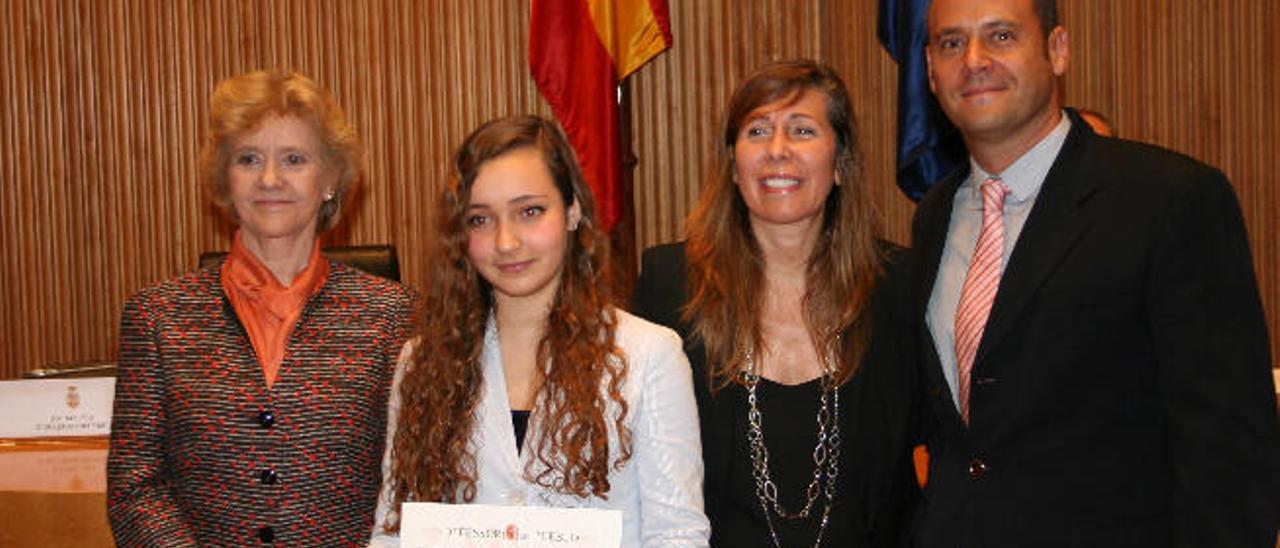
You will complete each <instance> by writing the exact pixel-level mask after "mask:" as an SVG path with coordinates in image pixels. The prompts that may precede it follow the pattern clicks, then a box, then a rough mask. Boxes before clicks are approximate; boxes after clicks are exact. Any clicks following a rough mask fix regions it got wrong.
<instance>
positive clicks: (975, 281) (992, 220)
mask: <svg viewBox="0 0 1280 548" xmlns="http://www.w3.org/2000/svg"><path fill="white" fill-rule="evenodd" d="M1008 195H1009V188H1008V187H1006V186H1004V183H1002V182H1000V179H997V178H995V177H992V178H990V179H987V180H986V181H983V182H982V231H981V232H979V233H978V245H977V247H975V248H974V250H973V259H972V260H971V261H970V262H969V272H968V273H967V274H965V277H964V287H963V288H962V289H961V290H960V305H959V306H958V307H957V308H956V371H957V373H958V377H957V379H956V385H957V388H958V389H959V391H960V416H961V417H963V418H964V422H965V423H966V424H967V423H968V422H969V381H970V374H971V373H972V372H973V360H974V357H975V356H976V355H977V353H978V343H979V342H981V341H982V331H983V329H985V328H986V327H987V318H988V317H989V316H990V315H991V303H992V302H995V300H996V289H998V288H999V287H1000V264H1001V263H1002V262H1003V259H1004V198H1005V196H1008Z"/></svg>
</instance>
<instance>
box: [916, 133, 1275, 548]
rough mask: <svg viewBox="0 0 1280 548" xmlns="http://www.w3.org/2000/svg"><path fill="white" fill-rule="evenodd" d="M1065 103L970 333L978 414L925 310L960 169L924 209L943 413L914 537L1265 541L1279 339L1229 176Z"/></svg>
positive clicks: (933, 361) (1208, 543)
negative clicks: (1043, 169) (996, 284)
mask: <svg viewBox="0 0 1280 548" xmlns="http://www.w3.org/2000/svg"><path fill="white" fill-rule="evenodd" d="M1069 116H1070V117H1071V122H1072V129H1071V132H1070V134H1069V135H1068V137H1067V139H1066V142H1065V144H1064V145H1063V148H1062V151H1061V152H1060V153H1059V155H1058V158H1057V159H1056V161H1055V162H1054V164H1053V167H1052V168H1051V170H1050V171H1049V174H1048V176H1047V178H1046V179H1045V182H1044V186H1043V187H1042V188H1041V190H1040V194H1039V197H1038V198H1037V200H1036V203H1035V204H1034V206H1033V208H1032V210H1031V213H1030V216H1029V217H1028V219H1027V222H1026V224H1025V226H1024V228H1023V230H1022V233H1021V235H1020V236H1019V238H1018V241H1017V244H1016V246H1015V247H1014V250H1013V253H1012V255H1011V256H1010V258H1009V264H1008V265H1007V267H1006V269H1005V273H1004V277H1003V279H1002V281H1001V284H1000V289H999V292H998V293H997V295H996V299H995V304H994V305H993V306H992V310H991V316H990V320H989V322H988V324H987V328H986V331H985V334H984V336H983V339H982V342H981V344H980V346H979V348H978V354H977V357H976V359H975V362H974V371H973V385H972V388H971V393H970V424H969V425H968V427H966V426H965V425H964V424H963V423H962V422H961V420H960V416H959V413H958V412H957V411H956V409H955V405H954V404H953V403H952V398H951V393H950V389H949V387H948V385H947V383H946V380H945V379H944V378H943V373H942V370H941V367H940V366H939V361H938V356H937V352H936V350H935V346H934V344H933V339H932V337H931V336H930V334H929V330H928V329H927V327H926V325H925V323H924V318H925V312H926V310H927V305H928V300H929V296H930V292H931V290H932V287H933V285H934V280H935V276H936V274H937V269H938V264H939V261H940V259H941V255H942V248H943V245H944V242H945V239H946V234H947V230H948V226H949V223H950V215H951V209H952V201H953V197H954V196H955V194H956V190H957V188H958V187H959V185H960V184H961V183H962V182H963V181H964V179H965V177H967V175H968V174H967V173H961V174H958V175H957V176H955V177H953V178H951V179H949V180H946V181H943V182H941V183H940V184H939V185H937V187H936V188H934V189H933V190H932V191H931V192H930V193H929V194H928V195H927V196H926V197H925V199H924V200H923V201H922V202H921V204H920V206H919V209H918V210H917V213H916V216H915V220H914V227H913V228H914V231H913V232H914V236H913V244H914V247H915V249H916V253H917V255H916V259H917V260H918V261H919V262H920V264H921V266H922V268H920V269H918V274H919V277H918V279H917V283H918V286H917V288H916V289H917V290H916V299H917V301H916V305H915V307H916V310H915V314H914V316H915V318H916V319H917V328H918V330H919V332H920V334H921V338H920V340H921V347H920V352H921V356H922V359H921V365H922V367H923V370H922V373H921V378H922V380H923V382H924V394H925V399H926V400H927V401H928V402H929V405H928V407H929V409H930V410H931V414H932V417H933V423H932V430H931V433H930V436H929V440H928V445H929V451H930V453H931V456H932V459H931V462H930V467H929V484H928V486H927V487H926V488H925V496H924V499H923V504H922V513H921V515H920V519H919V522H918V529H917V545H918V546H923V547H941V546H947V547H955V546H983V547H999V546H1010V547H1013V546H1018V547H1022V546H1037V547H1054V546H1089V547H1095V546H1116V547H1126V548H1132V547H1143V546H1152V547H1156V546H1161V547H1163V546H1186V547H1192V546H1195V547H1228V546H1230V547H1246V546H1256V547H1258V548H1264V547H1265V548H1272V547H1273V546H1274V543H1275V539H1276V536H1275V535H1276V524H1277V515H1278V514H1280V511H1278V510H1277V507H1278V506H1280V505H1277V501H1276V499H1277V496H1280V481H1277V476H1278V475H1280V474H1278V472H1277V466H1278V465H1280V442H1278V441H1277V439H1278V434H1277V421H1276V403H1275V396H1274V393H1273V391H1272V383H1271V379H1270V376H1271V371H1270V350H1269V346H1268V343H1267V329H1266V325H1265V320H1264V318H1263V313H1262V307H1261V304H1260V300H1259V297H1258V290H1257V282H1256V280H1255V277H1254V270H1253V264H1252V261H1251V258H1250V254H1249V247H1248V243H1247V241H1246V237H1245V229H1244V225H1243V222H1242V219H1241V215H1240V209H1239V206H1238V204H1237V202H1236V199H1235V195H1234V194H1233V193H1232V190H1231V186H1230V185H1229V184H1228V182H1227V180H1226V178H1225V177H1224V176H1223V175H1222V173H1220V172H1218V171H1217V170H1214V169H1212V168H1210V167H1208V166H1205V165H1203V164H1200V163H1197V162H1195V161H1194V160H1191V159H1190V158H1187V157H1185V156H1182V155H1179V154H1176V153H1173V152H1170V151H1167V150H1163V149H1159V148H1156V147H1152V146H1148V145H1143V144H1139V143H1134V142H1129V141H1122V140H1117V139H1107V138H1102V137H1098V136H1096V135H1094V134H1093V132H1092V131H1091V130H1089V129H1088V126H1087V125H1086V124H1085V123H1084V122H1083V121H1081V119H1080V118H1079V117H1078V116H1077V115H1076V114H1075V113H1074V112H1073V111H1072V112H1070V113H1069Z"/></svg>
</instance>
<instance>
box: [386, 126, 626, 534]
mask: <svg viewBox="0 0 1280 548" xmlns="http://www.w3.org/2000/svg"><path fill="white" fill-rule="evenodd" d="M524 148H532V149H535V150H537V151H539V153H540V154H541V156H542V158H543V160H544V162H545V163H546V165H547V168H548V169H549V170H550V172H551V175H552V177H553V178H554V180H555V182H556V187H557V189H558V190H559V192H560V196H561V198H562V199H563V200H564V204H565V206H566V209H567V208H568V207H569V206H570V205H572V204H573V203H574V202H575V201H576V202H577V203H578V207H579V209H580V210H581V212H582V218H581V221H580V223H579V225H578V228H577V230H576V231H574V232H572V233H571V234H572V235H571V237H570V238H569V239H568V242H567V244H566V245H567V246H568V250H567V253H566V256H565V265H564V271H563V274H562V275H561V279H560V287H559V290H558V291H557V295H556V297H555V301H554V304H553V305H552V307H551V310H550V313H549V314H548V317H547V319H546V324H545V328H544V329H545V332H544V334H543V337H542V340H541V342H540V343H539V344H538V350H537V360H538V361H537V363H540V364H545V367H544V370H543V371H542V375H543V384H542V387H541V388H540V395H539V398H538V400H537V401H538V404H537V405H539V406H540V408H539V409H538V413H539V415H540V416H541V417H540V424H541V428H539V429H538V431H537V432H530V439H536V442H537V443H535V444H533V445H532V446H533V447H536V448H537V453H536V457H535V458H534V459H531V460H530V461H528V464H527V465H526V469H525V475H526V477H528V478H530V480H531V481H533V482H535V483H537V484H538V485H541V486H543V487H546V488H549V489H553V490H556V491H559V492H562V493H567V494H572V495H576V496H579V497H587V496H597V497H600V498H606V494H607V493H608V491H609V480H608V475H609V472H610V467H611V466H612V467H614V468H616V467H620V466H621V465H622V464H623V463H625V462H626V461H627V460H628V459H630V457H631V437H630V432H629V430H628V429H627V428H625V427H624V425H623V421H624V420H625V418H626V415H627V402H626V401H624V399H623V396H622V385H623V381H624V380H625V378H626V374H627V362H626V358H625V356H624V355H623V354H622V352H621V351H620V350H618V348H617V346H616V345H615V344H614V336H615V330H616V326H617V316H616V313H615V309H614V307H613V304H612V302H611V297H610V295H611V294H612V293H611V290H610V280H609V275H608V274H609V268H608V265H609V257H608V253H609V249H608V245H609V244H608V238H607V237H606V236H605V235H604V233H603V232H601V231H600V230H599V229H598V228H597V224H596V219H595V204H594V200H593V198H592V196H591V192H590V190H589V189H588V188H587V185H586V183H585V181H584V180H583V178H582V172H581V170H580V169H579V167H578V163H577V159H576V157H575V156H574V153H573V149H572V148H570V146H569V143H568V141H567V139H566V138H565V136H564V133H563V132H561V130H560V129H559V128H558V127H557V126H556V124H555V123H554V122H551V121H548V120H546V119H543V118H539V117H536V116H517V117H511V118H500V119H497V120H493V121H491V122H489V123H486V124H485V125H483V126H481V127H480V128H478V129H476V130H475V131H474V132H473V133H472V134H471V135H470V136H468V137H467V139H466V141H464V142H463V143H462V146H461V147H459V149H458V151H457V153H456V154H455V155H454V158H453V165H452V173H451V176H450V179H449V182H448V185H447V186H446V188H445V190H444V193H443V195H442V196H440V199H439V201H438V202H437V209H436V212H437V217H436V219H437V229H438V231H439V237H438V238H436V245H437V247H438V248H437V249H435V250H434V251H435V253H434V254H433V255H432V257H434V258H433V260H431V261H429V264H430V265H431V266H430V267H429V270H428V283H427V291H426V306H424V308H423V310H424V312H425V314H424V316H423V317H422V321H421V322H420V324H419V325H420V326H421V327H420V331H419V337H418V345H417V348H416V349H415V351H414V353H413V356H412V359H411V360H410V363H409V364H408V367H407V369H406V370H405V371H404V374H403V378H402V379H401V382H400V392H399V395H400V402H401V407H400V412H399V416H398V426H397V431H396V432H395V434H394V439H393V440H391V441H390V443H391V444H392V446H391V451H392V463H393V464H392V466H391V470H390V474H391V475H390V477H389V478H387V479H388V481H389V482H390V483H391V494H392V496H393V501H394V505H393V508H399V507H400V504H401V503H403V502H405V501H443V502H469V501H471V500H474V498H475V495H476V457H475V454H474V451H473V449H474V448H473V447H472V444H471V438H472V432H473V431H474V429H475V428H476V409H477V407H478V405H479V401H480V394H481V384H482V383H483V382H484V376H483V372H482V367H481V363H480V356H481V350H482V348H483V346H484V338H485V328H486V325H487V322H488V316H489V310H490V308H491V307H492V306H493V304H494V302H493V297H492V287H491V286H490V285H489V283H488V282H486V281H485V280H484V278H482V277H481V276H479V275H478V274H477V272H476V270H475V268H474V267H473V266H472V265H471V263H470V261H468V259H467V252H466V248H467V235H468V231H467V229H466V224H465V214H466V208H467V204H468V202H469V200H470V191H471V187H472V184H473V182H474V181H475V177H476V175H477V173H478V172H479V171H480V167H481V166H483V165H484V164H485V163H486V162H488V161H490V160H493V159H495V158H498V157H499V156H502V155H504V154H507V153H509V152H512V151H514V150H517V149H524ZM601 387H604V390H603V391H602V390H601ZM607 400H608V401H607ZM609 401H612V402H613V403H614V404H615V405H616V408H617V409H618V410H619V412H618V413H617V415H616V416H614V417H612V422H613V424H612V426H613V428H615V429H616V432H617V434H618V439H619V440H620V441H621V444H620V445H621V446H620V447H617V448H612V449H614V454H615V455H616V458H615V459H614V460H613V462H612V463H611V462H610V460H609V459H610V449H611V448H610V447H609V430H610V424H609V422H610V421H609V419H610V418H611V417H609V416H607V415H608V413H607V412H606V410H607V409H608V407H609V406H608V405H607V404H608V402H609ZM535 465H536V466H535ZM386 527H387V529H388V530H395V529H398V527H399V524H398V518H397V517H393V518H392V521H391V523H388V524H386Z"/></svg>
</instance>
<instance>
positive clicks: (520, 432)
mask: <svg viewBox="0 0 1280 548" xmlns="http://www.w3.org/2000/svg"><path fill="white" fill-rule="evenodd" d="M511 427H512V428H514V429H515V431H516V452H520V451H522V450H523V449H524V434H525V432H528V431H529V410H528V409H512V410H511Z"/></svg>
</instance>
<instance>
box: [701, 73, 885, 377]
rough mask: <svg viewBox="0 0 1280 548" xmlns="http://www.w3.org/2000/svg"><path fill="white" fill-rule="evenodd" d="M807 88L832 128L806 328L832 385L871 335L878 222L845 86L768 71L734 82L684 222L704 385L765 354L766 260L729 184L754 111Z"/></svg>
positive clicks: (823, 77) (820, 77) (829, 78)
mask: <svg viewBox="0 0 1280 548" xmlns="http://www.w3.org/2000/svg"><path fill="white" fill-rule="evenodd" d="M806 90H814V91H817V92H819V93H821V94H822V95H823V97H824V98H825V99H826V110H827V120H828V121H829V122H830V123H831V127H832V128H833V129H834V130H835V137H836V152H835V170H836V176H837V180H838V181H839V184H837V185H836V186H833V187H832V188H831V193H830V194H829V195H828V196H827V201H826V205H825V206H824V210H823V220H822V230H821V232H820V233H819V236H818V241H817V242H816V244H815V245H814V246H813V252H812V255H811V256H810V257H809V265H808V269H807V271H806V272H805V296H804V300H803V302H802V303H801V306H802V307H803V313H804V320H805V326H806V327H807V328H808V331H809V336H810V338H811V339H812V340H813V341H814V346H815V347H816V350H817V351H818V353H819V355H827V354H828V353H830V354H831V355H833V356H835V357H836V361H837V363H834V364H832V365H833V366H834V367H835V368H836V380H837V382H838V383H843V382H845V381H847V380H848V379H849V378H851V377H852V376H853V374H854V372H855V371H856V370H857V367H858V363H859V362H860V361H861V357H862V355H863V353H864V352H865V350H866V346H867V339H868V338H869V333H870V329H871V322H870V310H869V308H870V307H869V306H868V305H869V303H870V299H871V294H872V292H873V290H874V288H875V284H876V281H877V279H878V278H879V276H880V273H881V266H880V263H881V259H882V255H883V250H882V249H881V247H880V245H879V244H878V234H879V230H878V223H877V221H876V215H875V212H874V209H873V208H872V205H871V203H870V200H869V198H868V197H867V192H866V188H865V182H864V181H863V178H862V154H861V153H860V151H859V149H858V133H857V128H856V127H855V120H854V116H853V107H852V106H851V105H850V102H849V93H848V91H846V89H845V86H844V82H843V81H841V80H840V77H839V76H838V75H837V74H836V73H835V71H833V70H831V69H830V68H828V67H825V66H822V65H819V64H817V63H815V62H813V61H808V60H796V61H783V62H777V63H773V64H769V65H766V66H764V67H762V68H760V69H758V70H756V71H755V72H754V73H752V74H751V75H750V76H748V77H747V79H746V80H745V81H743V82H742V84H740V85H739V86H738V88H737V90H736V91H734V93H733V98H732V99H731V100H730V101H729V107H728V109H727V110H726V112H725V115H724V123H723V126H722V132H721V134H720V135H721V141H720V143H719V144H718V146H717V147H716V162H715V169H714V172H713V173H711V174H710V175H709V177H708V178H707V181H706V183H705V184H704V185H703V189H702V195H701V197H700V198H699V200H698V204H697V206H696V207H695V208H694V210H693V213H692V214H690V217H689V221H688V223H687V228H686V231H687V236H688V243H687V244H686V253H687V256H688V261H689V272H688V276H689V284H690V287H689V295H690V299H689V304H688V305H687V306H686V307H685V310H684V318H685V320H686V321H688V322H689V323H690V324H691V325H692V326H693V330H694V336H695V337H697V338H698V339H699V340H700V341H701V342H702V343H703V345H704V346H705V347H706V353H707V362H708V364H709V367H708V368H707V371H708V374H709V375H710V377H711V379H710V380H711V386H712V387H715V388H723V387H724V386H725V385H727V384H728V383H730V382H733V381H734V380H735V379H736V378H737V373H738V372H739V371H741V370H742V366H743V363H742V361H743V358H744V356H743V352H744V351H746V350H747V349H748V347H750V350H751V351H752V353H753V354H754V355H756V356H760V355H763V341H762V339H761V332H760V316H759V310H758V309H757V305H758V303H760V302H761V300H762V299H761V297H762V295H763V293H764V256H763V255H762V254H761V251H760V245H759V242H757V241H756V238H755V235H754V233H753V232H752V231H751V225H750V221H749V213H748V211H747V205H746V203H745V202H744V201H743V199H742V195H741V194H739V192H738V187H737V185H736V184H734V178H733V177H734V171H735V169H736V166H735V165H734V146H735V145H736V144H737V140H738V133H739V131H740V130H741V128H742V124H743V123H744V121H745V120H746V118H747V116H748V115H750V114H751V112H752V111H754V110H756V109H757V108H760V107H762V106H764V105H768V104H770V103H773V102H776V101H784V100H797V99H799V97H800V95H801V94H802V93H803V92H804V91H806Z"/></svg>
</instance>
